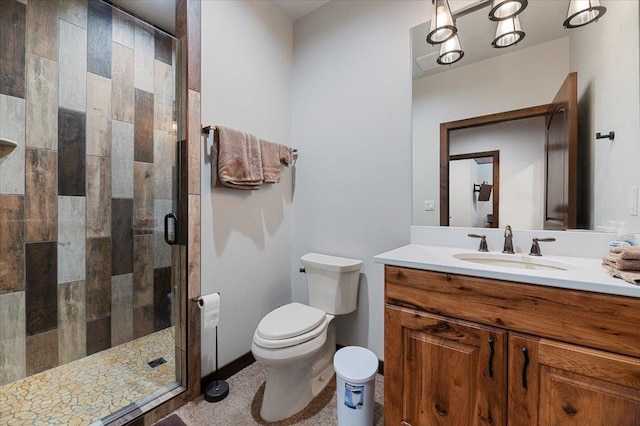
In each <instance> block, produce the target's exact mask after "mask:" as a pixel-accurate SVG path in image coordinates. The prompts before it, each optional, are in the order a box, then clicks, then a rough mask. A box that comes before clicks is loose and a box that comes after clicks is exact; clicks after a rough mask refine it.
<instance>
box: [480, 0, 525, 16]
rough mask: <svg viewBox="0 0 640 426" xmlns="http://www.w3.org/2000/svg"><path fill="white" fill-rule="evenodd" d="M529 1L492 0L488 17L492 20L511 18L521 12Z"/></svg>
mask: <svg viewBox="0 0 640 426" xmlns="http://www.w3.org/2000/svg"><path fill="white" fill-rule="evenodd" d="M527 4H529V2H528V1H527V0H493V2H492V3H491V10H490V11H489V19H490V20H492V21H502V20H504V19H508V18H512V17H514V16H516V15H518V14H519V13H520V12H522V11H523V10H524V9H525V8H526V7H527Z"/></svg>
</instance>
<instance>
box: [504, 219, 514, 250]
mask: <svg viewBox="0 0 640 426" xmlns="http://www.w3.org/2000/svg"><path fill="white" fill-rule="evenodd" d="M502 252H503V253H509V254H513V232H512V231H511V226H510V225H507V226H506V227H505V228H504V248H503V249H502Z"/></svg>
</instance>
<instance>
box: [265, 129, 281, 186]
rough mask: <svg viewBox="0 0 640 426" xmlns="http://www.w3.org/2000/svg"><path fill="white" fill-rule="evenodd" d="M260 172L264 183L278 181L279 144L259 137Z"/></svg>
mask: <svg viewBox="0 0 640 426" xmlns="http://www.w3.org/2000/svg"><path fill="white" fill-rule="evenodd" d="M260 149H261V150H262V174H263V175H264V182H265V183H278V182H280V145H278V144H276V143H273V142H269V141H265V140H264V139H260Z"/></svg>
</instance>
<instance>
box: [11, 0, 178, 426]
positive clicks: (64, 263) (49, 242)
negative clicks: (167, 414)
mask: <svg viewBox="0 0 640 426" xmlns="http://www.w3.org/2000/svg"><path fill="white" fill-rule="evenodd" d="M179 48H180V46H179V43H178V42H177V40H176V39H175V38H173V37H172V36H170V35H168V34H166V33H164V32H162V31H160V30H158V29H155V28H153V27H151V26H149V25H147V24H145V23H143V22H141V21H139V20H136V19H134V18H132V17H131V16H129V15H127V14H125V13H123V12H121V11H119V10H118V9H115V8H113V7H112V6H111V5H109V4H107V3H104V2H102V1H100V0H28V1H27V0H21V1H18V0H0V139H3V140H7V141H10V142H11V143H13V144H14V145H15V147H12V149H11V150H6V151H8V152H5V150H3V156H2V157H0V424H25V423H28V424H91V423H95V424H104V423H108V422H110V421H113V420H114V419H116V418H118V417H119V416H122V415H124V414H127V413H131V412H132V411H135V410H140V408H141V407H142V406H143V405H144V404H146V403H148V402H149V401H151V400H153V399H154V398H157V397H158V396H160V395H162V394H164V393H166V392H168V391H171V390H172V389H175V388H177V387H178V386H180V384H181V382H182V380H183V377H182V376H183V373H182V371H183V366H182V364H181V362H180V359H181V358H182V357H180V356H177V357H176V353H177V350H176V346H177V343H176V342H180V339H181V337H180V335H179V334H180V330H181V328H182V327H180V326H179V324H181V322H182V321H183V319H182V316H181V314H180V313H181V312H182V311H183V310H182V309H181V308H180V306H179V304H178V303H175V302H177V301H179V300H183V297H181V295H182V292H183V283H182V280H181V279H180V277H182V276H183V275H184V274H183V273H182V270H183V268H184V266H183V265H182V264H181V263H182V261H181V256H180V255H179V249H178V247H179V245H172V243H174V242H175V241H176V239H177V237H176V232H175V231H176V230H175V229H174V228H175V227H176V221H175V219H174V218H175V216H173V213H175V214H178V212H179V211H180V206H181V205H182V204H183V201H182V197H181V196H180V193H181V191H180V190H179V188H180V185H181V182H180V176H181V175H182V173H181V171H180V163H181V161H180V154H179V151H180V150H179V149H178V145H179V143H178V141H179V136H178V135H179V132H180V131H181V128H182V124H183V119H182V118H181V117H182V116H183V114H182V112H181V111H179V109H180V106H181V105H183V101H182V100H180V99H178V97H177V94H178V93H181V91H180V90H179V87H178V86H179V84H180V81H181V79H180V75H179V74H180V70H181V66H180V63H179V61H180V58H181V55H180V53H179V50H180V49H179ZM165 219H166V220H165ZM183 257H184V256H182V258H183ZM176 334H178V335H176Z"/></svg>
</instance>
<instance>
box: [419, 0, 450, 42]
mask: <svg viewBox="0 0 640 426" xmlns="http://www.w3.org/2000/svg"><path fill="white" fill-rule="evenodd" d="M434 6H435V9H434V10H433V16H432V17H431V27H430V28H429V34H427V43H429V44H440V43H444V42H445V41H447V40H449V39H451V38H452V37H453V36H455V35H456V33H457V32H458V29H457V28H456V26H455V25H454V23H453V16H451V9H449V2H448V0H435V3H434Z"/></svg>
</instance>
